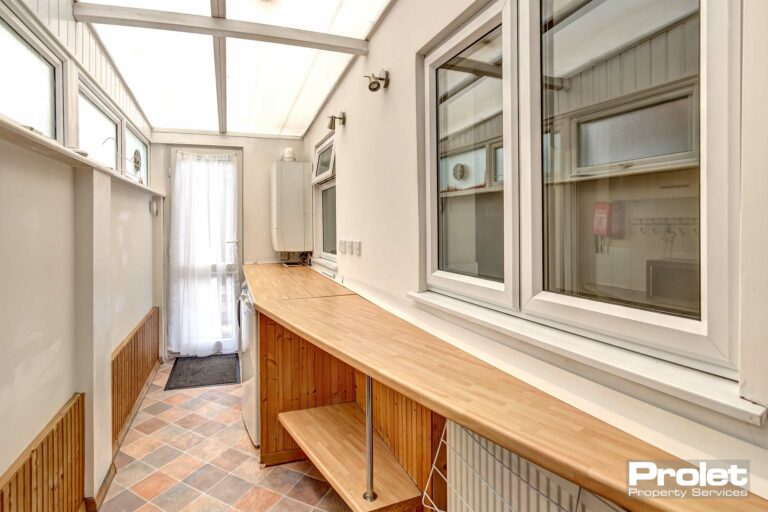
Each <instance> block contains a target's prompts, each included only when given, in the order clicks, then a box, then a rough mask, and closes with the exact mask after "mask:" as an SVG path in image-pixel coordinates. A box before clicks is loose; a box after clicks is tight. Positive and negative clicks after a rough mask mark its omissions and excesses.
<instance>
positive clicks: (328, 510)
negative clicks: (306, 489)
mask: <svg viewBox="0 0 768 512" xmlns="http://www.w3.org/2000/svg"><path fill="white" fill-rule="evenodd" d="M316 508H317V509H319V510H322V511H324V512H351V510H352V509H351V508H349V506H347V504H346V503H344V500H342V499H341V496H339V495H338V493H337V492H336V491H334V490H333V489H330V490H329V491H328V492H327V493H326V494H325V496H323V499H321V500H320V503H318V504H317V506H316Z"/></svg>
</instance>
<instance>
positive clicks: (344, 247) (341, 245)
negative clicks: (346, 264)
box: [339, 240, 347, 254]
mask: <svg viewBox="0 0 768 512" xmlns="http://www.w3.org/2000/svg"><path fill="white" fill-rule="evenodd" d="M339 252H340V253H341V254H347V241H346V240H339Z"/></svg>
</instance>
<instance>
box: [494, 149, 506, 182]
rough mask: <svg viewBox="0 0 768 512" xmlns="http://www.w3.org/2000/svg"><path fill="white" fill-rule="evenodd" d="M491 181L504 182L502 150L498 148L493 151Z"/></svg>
mask: <svg viewBox="0 0 768 512" xmlns="http://www.w3.org/2000/svg"><path fill="white" fill-rule="evenodd" d="M493 163H494V168H493V181H495V182H497V183H498V182H501V181H504V148H503V147H501V146H499V147H497V148H494V150H493Z"/></svg>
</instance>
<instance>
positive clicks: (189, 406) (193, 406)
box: [165, 398, 210, 411]
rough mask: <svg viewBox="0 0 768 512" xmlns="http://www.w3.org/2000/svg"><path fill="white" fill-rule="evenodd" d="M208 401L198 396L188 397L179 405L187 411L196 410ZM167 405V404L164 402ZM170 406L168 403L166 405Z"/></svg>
mask: <svg viewBox="0 0 768 512" xmlns="http://www.w3.org/2000/svg"><path fill="white" fill-rule="evenodd" d="M209 403H210V402H206V401H205V400H200V399H199V398H190V399H189V400H187V401H186V402H184V403H183V404H181V405H179V407H181V408H182V409H186V410H188V411H196V410H198V409H200V408H201V407H205V406H206V405H208V404H209ZM165 405H168V404H165ZM168 407H170V405H168Z"/></svg>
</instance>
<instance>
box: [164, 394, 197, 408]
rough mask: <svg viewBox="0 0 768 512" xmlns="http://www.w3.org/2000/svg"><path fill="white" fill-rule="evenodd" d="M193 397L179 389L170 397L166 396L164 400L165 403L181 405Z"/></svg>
mask: <svg viewBox="0 0 768 512" xmlns="http://www.w3.org/2000/svg"><path fill="white" fill-rule="evenodd" d="M191 398H192V396H191V395H188V394H186V393H184V392H183V391H177V392H175V393H174V394H172V395H171V396H169V397H168V398H166V399H165V400H164V401H165V403H168V404H171V405H181V404H183V403H184V402H186V401H187V400H190V399H191Z"/></svg>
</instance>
